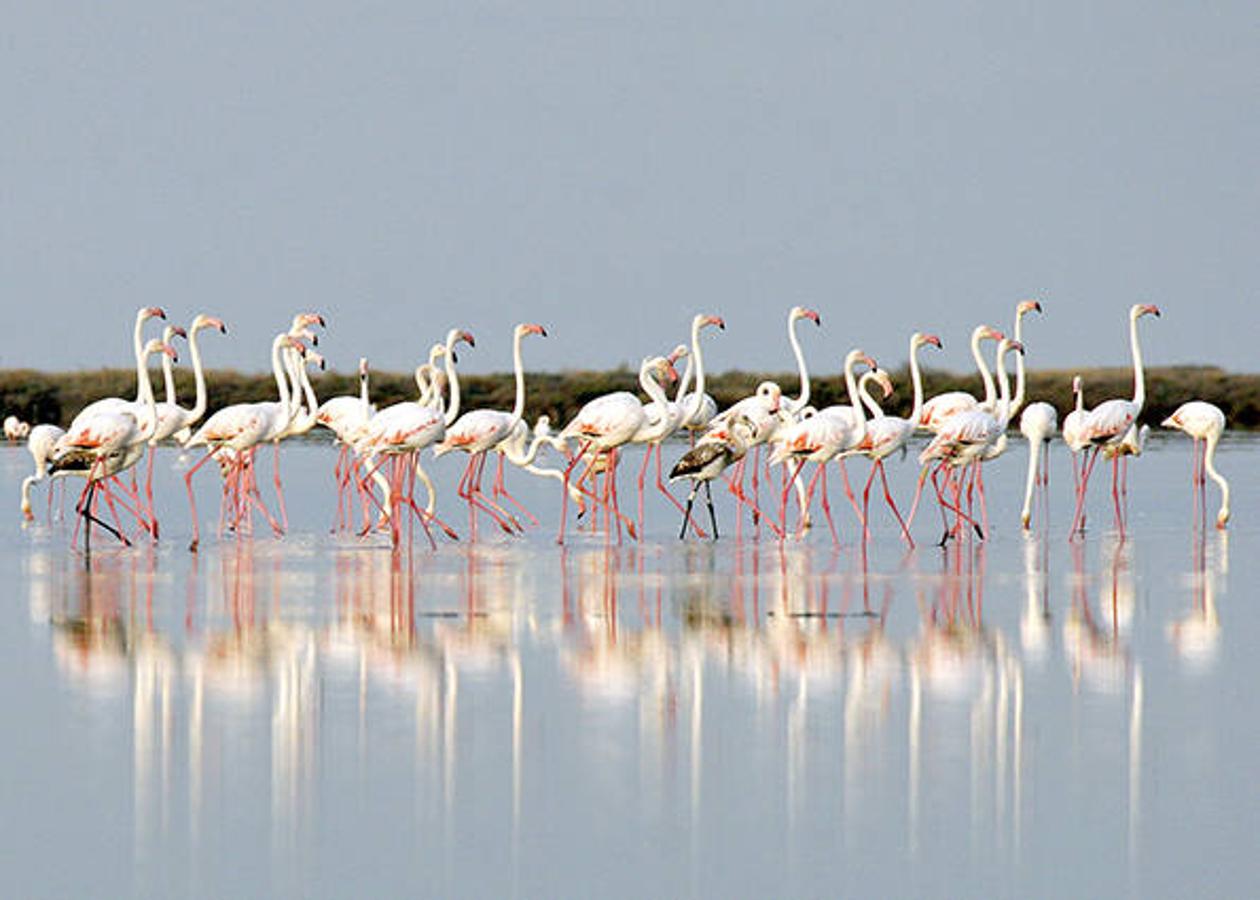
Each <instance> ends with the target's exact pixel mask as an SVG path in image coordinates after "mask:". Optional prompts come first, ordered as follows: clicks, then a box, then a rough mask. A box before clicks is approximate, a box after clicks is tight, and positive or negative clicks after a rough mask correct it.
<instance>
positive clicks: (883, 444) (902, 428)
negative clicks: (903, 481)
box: [862, 331, 941, 547]
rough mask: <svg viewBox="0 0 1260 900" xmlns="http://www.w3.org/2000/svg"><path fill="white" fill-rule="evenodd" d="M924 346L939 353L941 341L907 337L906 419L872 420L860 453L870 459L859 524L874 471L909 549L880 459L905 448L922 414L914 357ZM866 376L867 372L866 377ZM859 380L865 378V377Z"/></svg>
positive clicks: (885, 417) (865, 531) (920, 379)
mask: <svg viewBox="0 0 1260 900" xmlns="http://www.w3.org/2000/svg"><path fill="white" fill-rule="evenodd" d="M927 346H932V347H935V348H936V349H938V350H939V349H941V339H940V338H939V337H937V336H936V335H934V334H923V333H922V332H918V331H916V332H915V333H914V334H912V335H910V383H911V384H912V385H913V388H914V404H913V405H912V407H911V409H910V415H909V417H907V418H905V419H902V418H899V417H897V416H888V415H880V416H876V417H872V418H871V421H870V422H868V423H867V425H866V438H865V440H864V441H863V447H862V449H863V452H864V453H865V454H866V455H867V456H868V457H870V459H871V472H870V474H869V475H868V476H867V478H866V487H865V488H864V489H863V490H862V521H863V522H869V521H870V519H869V511H870V502H871V485H872V483H873V482H874V479H875V473H876V472H878V473H879V477H880V483H881V484H882V486H883V488H884V500H885V501H886V502H887V503H888V507H889V509H891V510H892V512H893V515H894V516H896V518H897V524H899V525H900V526H901V534H902V536H903V537H904V538H905V539H906V543H908V544H909V545H910V546H911V547H913V546H914V539H913V538H912V537H910V530H909V529H908V528H907V527H906V523H905V520H904V519H903V518H902V517H901V512H900V511H899V510H898V509H897V504H896V503H895V502H893V498H892V492H891V491H890V490H889V489H888V475H887V473H886V472H885V471H884V460H885V459H887V458H888V457H890V456H892V455H893V454H894V453H896V452H897V451H898V450H904V449H905V447H906V445H907V443H908V442H909V441H910V438H911V437H913V435H914V431H915V426H916V423H917V422H918V421H919V417H920V415H921V414H922V412H923V376H922V373H921V372H920V371H919V355H918V354H919V348H920V347H927ZM869 374H870V373H869V372H868V373H867V375H869ZM862 377H863V378H866V375H863V376H862ZM862 534H863V539H868V538H869V535H870V530H869V526H868V527H865V528H864V529H863V532H862Z"/></svg>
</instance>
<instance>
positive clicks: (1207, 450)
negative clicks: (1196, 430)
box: [1203, 432, 1229, 527]
mask: <svg viewBox="0 0 1260 900" xmlns="http://www.w3.org/2000/svg"><path fill="white" fill-rule="evenodd" d="M1220 439H1221V436H1220V435H1219V434H1217V433H1216V432H1212V433H1211V434H1209V435H1208V436H1207V443H1206V446H1205V447H1204V448H1203V468H1204V469H1206V470H1207V473H1208V475H1209V476H1210V477H1211V479H1212V480H1213V481H1215V482H1216V485H1217V487H1219V488H1220V489H1221V508H1220V511H1219V512H1218V513H1217V514H1216V524H1217V525H1218V526H1219V527H1224V525H1225V523H1226V522H1227V521H1228V520H1229V482H1228V481H1226V480H1225V476H1224V475H1222V474H1221V473H1220V472H1218V471H1217V470H1216V444H1217V442H1218V441H1220Z"/></svg>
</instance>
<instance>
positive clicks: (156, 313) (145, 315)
mask: <svg viewBox="0 0 1260 900" xmlns="http://www.w3.org/2000/svg"><path fill="white" fill-rule="evenodd" d="M136 318H137V319H139V320H140V321H141V322H143V321H144V320H145V319H165V318H166V310H164V309H162V307H160V306H146V307H144V308H143V309H141V310H140V311H139V312H138V313H136Z"/></svg>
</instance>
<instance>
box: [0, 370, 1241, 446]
mask: <svg viewBox="0 0 1260 900" xmlns="http://www.w3.org/2000/svg"><path fill="white" fill-rule="evenodd" d="M890 374H891V375H892V378H893V384H894V386H895V388H896V390H895V391H894V392H893V394H892V396H891V397H889V398H888V399H887V401H884V402H883V403H882V405H883V407H884V411H885V412H886V413H889V414H896V415H902V416H904V415H905V414H907V413H908V412H909V410H910V405H911V400H912V398H911V390H910V377H909V372H908V369H907V367H906V366H902V367H901V368H899V369H897V370H896V371H893V372H891V373H890ZM1075 374H1079V375H1081V377H1082V379H1083V380H1084V384H1085V406H1086V408H1087V409H1088V408H1090V407H1091V406H1095V405H1097V404H1098V403H1100V402H1102V401H1103V400H1106V399H1109V398H1111V397H1129V396H1131V395H1132V393H1133V374H1132V371H1131V370H1130V369H1129V368H1128V367H1127V366H1126V367H1116V368H1090V369H1080V370H1076V371H1073V370H1069V369H1060V370H1042V371H1036V372H1033V371H1030V372H1029V373H1028V392H1027V395H1028V400H1029V401H1030V402H1031V401H1036V400H1043V401H1045V402H1047V403H1050V404H1053V405H1054V407H1055V408H1056V409H1057V410H1058V411H1059V421H1060V422H1061V421H1062V420H1063V416H1064V415H1065V414H1066V413H1067V412H1068V411H1069V410H1070V409H1071V408H1072V405H1073V403H1072V376H1073V375H1075ZM765 380H770V381H777V382H778V383H779V384H780V385H781V386H782V387H783V390H784V393H785V394H786V395H788V396H792V397H795V396H797V393H798V390H799V388H798V381H797V377H796V374H795V373H790V374H789V373H769V372H743V371H731V372H723V373H721V374H717V375H713V374H709V373H706V374H705V382H706V383H705V388H706V390H707V391H708V393H710V394H712V395H713V398H714V399H715V400H716V401H717V404H718V408H719V409H723V408H725V407H727V406H729V405H730V404H732V403H734V402H735V401H736V400H739V399H740V398H742V397H746V396H748V395H749V394H751V393H752V392H753V390H754V389H755V387H756V385H757V383H758V382H760V381H765ZM311 381H312V383H313V384H314V386H315V392H316V395H317V396H318V397H319V398H320V400H321V402H322V401H323V400H325V399H327V398H329V397H333V396H337V395H339V394H357V393H358V378H357V375H356V373H354V372H353V371H351V372H348V373H345V374H342V373H338V372H328V373H323V374H319V375H318V376H317V377H316V376H314V375H313V376H312V379H311ZM206 382H207V385H208V391H209V409H210V410H211V411H214V410H216V409H219V408H221V407H223V406H227V405H229V404H231V403H241V402H254V401H260V400H268V399H273V397H274V394H275V382H274V380H273V378H272V376H271V375H270V374H257V375H255V374H243V373H240V372H235V371H231V370H218V371H207V372H206ZM161 383H162V378H161V373H160V372H159V371H155V373H154V385H155V386H156V387H157V390H158V393H159V399H162V397H161ZM459 383H460V391H461V394H462V407H463V409H465V410H468V409H476V408H479V407H491V408H495V409H510V408H511V406H512V401H513V382H512V376H511V374H510V373H508V374H493V375H461V376H460V379H459ZM526 384H527V388H528V390H527V393H526V400H527V403H526V410H525V414H526V417H527V418H528V419H529V420H530V421H531V422H532V421H534V419H536V418H537V417H538V416H540V415H542V414H544V413H545V414H547V415H548V416H550V417H551V422H552V426H553V427H554V428H559V427H561V426H562V425H563V424H564V423H565V422H568V421H569V420H570V419H571V418H572V417H573V416H574V414H576V412H577V411H578V409H579V408H580V407H581V406H582V404H584V403H586V402H587V401H588V400H590V399H592V398H594V397H597V396H599V395H601V394H605V393H608V392H610V391H621V390H625V391H632V392H634V393H636V394H639V393H641V392H640V391H639V385H638V376H637V374H636V373H635V372H634V371H631V370H630V369H629V368H625V367H623V368H619V369H613V370H607V371H581V370H574V371H565V372H530V373H527V374H526ZM176 385H177V392H178V398H179V402H180V404H181V405H183V406H186V407H187V406H191V405H192V403H193V396H194V392H193V378H192V373H191V372H189V371H185V370H182V369H181V370H177V372H176ZM810 385H811V396H810V404H811V405H813V406H816V407H818V408H820V409H821V408H822V407H824V406H830V405H832V404H836V403H847V402H848V400H847V395H846V393H845V388H844V380H843V378H841V377H840V376H839V375H827V376H823V377H815V378H811V381H810ZM923 389H924V394H925V396H927V397H931V396H933V395H935V394H939V393H942V392H944V391H952V390H965V391H971V392H972V393H974V394H976V395H977V396H979V395H980V394H981V393H982V388H981V384H980V378H979V376H978V375H974V374H970V375H958V374H956V373H950V372H944V371H940V370H934V369H924V371H923ZM1012 389H1013V388H1012ZM135 391H136V374H135V370H134V369H95V370H85V371H75V372H40V371H36V370H32V369H4V370H0V418H3V417H4V416H8V415H16V416H18V417H19V418H20V419H23V420H24V421H26V422H29V423H30V424H32V425H38V424H41V423H45V422H48V423H53V424H59V425H61V426H63V427H64V426H65V425H67V424H68V423H69V420H70V419H71V418H72V417H73V416H74V414H75V412H76V411H78V410H79V409H82V408H83V407H84V406H86V405H87V404H88V403H89V402H91V401H92V400H96V399H99V398H101V397H131V396H134V395H135ZM371 395H372V402H373V403H375V404H376V405H377V407H378V408H381V407H385V406H388V405H389V404H391V403H397V402H398V401H400V400H411V399H415V397H416V387H415V381H414V379H413V378H412V376H411V375H409V374H400V373H396V372H375V371H374V372H372V376H371ZM671 395H672V391H671ZM1187 400H1207V401H1209V402H1211V403H1215V404H1216V405H1217V406H1219V407H1220V408H1221V409H1222V410H1223V411H1224V412H1225V419H1226V421H1227V422H1228V423H1229V427H1230V428H1233V429H1242V430H1254V429H1257V428H1260V375H1241V374H1235V373H1231V372H1226V371H1224V370H1223V369H1220V368H1216V367H1213V366H1164V367H1157V368H1149V367H1148V368H1147V370H1146V407H1145V410H1144V411H1143V414H1142V420H1143V421H1144V422H1147V423H1148V424H1151V425H1152V426H1155V425H1158V423H1159V422H1160V421H1161V420H1163V419H1164V417H1166V416H1168V415H1169V414H1171V413H1172V411H1173V410H1175V409H1176V408H1177V407H1178V406H1179V405H1181V404H1182V403H1184V402H1186V401H1187ZM1017 424H1018V421H1015V422H1012V427H1015V426H1017Z"/></svg>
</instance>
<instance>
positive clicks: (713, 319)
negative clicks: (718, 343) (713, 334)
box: [696, 315, 726, 331]
mask: <svg viewBox="0 0 1260 900" xmlns="http://www.w3.org/2000/svg"><path fill="white" fill-rule="evenodd" d="M696 318H697V319H698V320H699V326H700V327H701V328H703V327H705V326H706V325H716V326H717V327H718V328H720V329H721V330H722V331H725V330H726V321H725V320H724V319H723V318H722V317H721V316H704V315H701V316H697V317H696Z"/></svg>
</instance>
